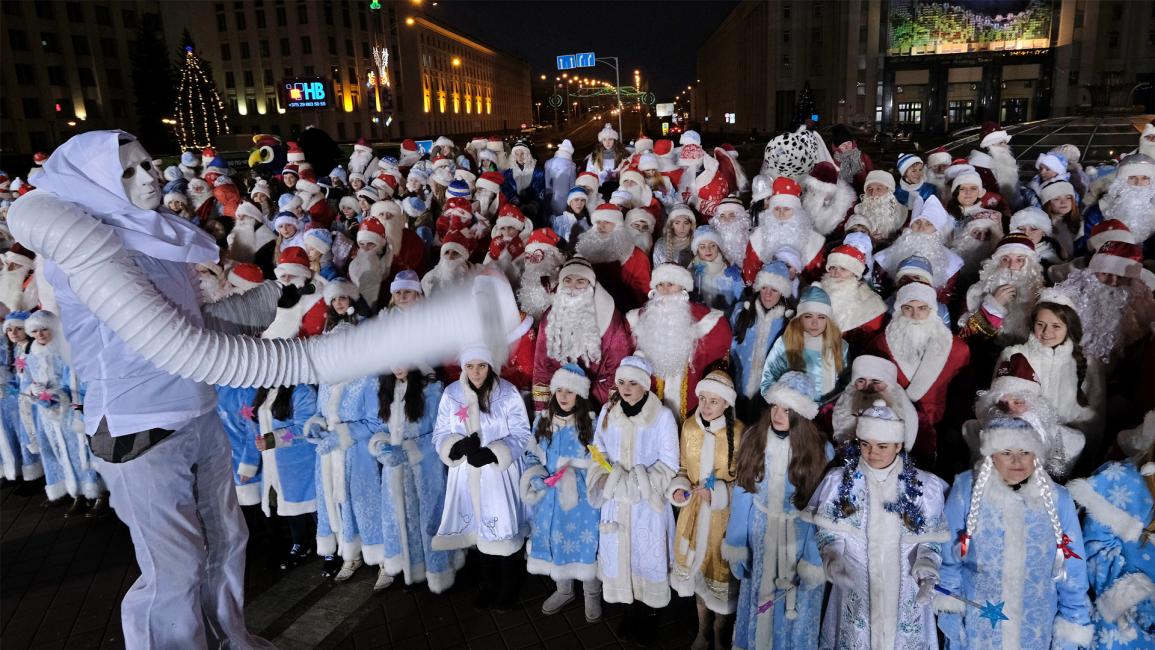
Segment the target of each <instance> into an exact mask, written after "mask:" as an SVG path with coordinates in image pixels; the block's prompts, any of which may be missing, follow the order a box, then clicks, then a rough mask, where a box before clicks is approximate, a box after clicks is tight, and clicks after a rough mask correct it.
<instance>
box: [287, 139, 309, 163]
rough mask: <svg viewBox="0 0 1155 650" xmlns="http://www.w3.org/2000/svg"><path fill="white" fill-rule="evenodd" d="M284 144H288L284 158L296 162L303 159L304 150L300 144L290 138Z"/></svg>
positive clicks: (300, 161)
mask: <svg viewBox="0 0 1155 650" xmlns="http://www.w3.org/2000/svg"><path fill="white" fill-rule="evenodd" d="M286 144H287V145H288V147H289V149H288V151H286V152H285V160H287V161H289V162H291V163H298V164H299V163H302V162H304V161H305V152H304V151H301V145H299V144H297V143H296V142H294V141H292V140H290V141H289V142H288V143H286Z"/></svg>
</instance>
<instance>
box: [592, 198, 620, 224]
mask: <svg viewBox="0 0 1155 650" xmlns="http://www.w3.org/2000/svg"><path fill="white" fill-rule="evenodd" d="M590 221H592V222H594V223H597V222H599V221H606V222H609V223H612V224H614V225H615V226H620V225H622V223H624V222H625V218H624V217H623V216H622V209H621V208H619V207H618V206H616V205H614V204H613V203H603V204H601V205H599V206H598V207H597V209H595V210H594V212H593V214H592V215H590Z"/></svg>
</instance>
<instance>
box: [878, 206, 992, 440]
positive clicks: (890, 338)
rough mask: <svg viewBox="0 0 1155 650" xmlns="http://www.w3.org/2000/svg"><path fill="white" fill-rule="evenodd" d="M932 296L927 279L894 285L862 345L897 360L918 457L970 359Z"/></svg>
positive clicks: (963, 344)
mask: <svg viewBox="0 0 1155 650" xmlns="http://www.w3.org/2000/svg"><path fill="white" fill-rule="evenodd" d="M930 200H931V201H934V200H936V199H934V198H931V199H930ZM936 300H937V298H936V296H935V291H934V289H933V288H932V287H931V286H930V285H927V284H923V283H921V282H911V283H910V284H907V285H904V286H903V287H902V288H900V289H899V290H898V295H897V297H896V299H895V302H894V304H895V308H896V311H895V314H894V316H893V318H891V320H890V323H889V324H887V326H886V329H885V330H883V332H882V333H881V334H879V335H878V336H877V337H876V338H875V339H874V341H873V342H872V343H871V344H870V345H868V346H867V352H868V353H869V354H874V355H877V356H880V357H884V358H886V359H890V360H891V361H893V362H894V364H895V365H896V366H898V384H899V385H900V386H902V387H903V388H904V389H905V390H906V394H907V396H908V397H910V399H911V401H912V402H914V406H915V409H916V410H917V411H918V423H919V427H918V437H917V439H916V440H915V441H914V444H913V446H912V450H913V452H914V454H915V455H916V456H917V457H918V458H919V459H920V460H922V461H933V459H934V457H935V453H936V450H937V447H938V445H937V434H936V432H935V427H936V426H937V425H938V423H939V422H940V421H941V420H942V418H943V415H944V414H945V413H946V405H947V394H948V390H949V388H950V384H951V381H952V380H953V379H954V378H955V376H956V375H958V373H959V372H960V371H961V370H962V369H963V368H964V367H965V366H966V365H967V363H969V361H970V350H969V348H967V346H966V343H964V342H963V340H962V339H960V338H958V337H957V336H955V335H954V334H952V333H951V331H950V328H948V327H947V326H946V324H945V323H943V322H942V320H941V319H939V318H937V317H936V315H935V314H934V305H935V304H937V303H936Z"/></svg>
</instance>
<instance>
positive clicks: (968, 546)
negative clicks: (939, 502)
mask: <svg viewBox="0 0 1155 650" xmlns="http://www.w3.org/2000/svg"><path fill="white" fill-rule="evenodd" d="M1047 446H1048V445H1047V441H1046V440H1045V439H1044V438H1040V437H1039V434H1038V432H1037V431H1036V430H1035V429H1034V427H1032V426H1031V425H1030V424H1028V423H1027V422H1024V421H1023V420H1019V419H1016V418H1002V419H998V420H994V421H992V422H990V423H989V424H988V425H987V426H986V427H985V428H984V429H983V432H982V457H983V460H982V462H981V463H979V464H978V465H977V466H976V467H975V469H974V470H972V471H967V472H963V473H962V474H959V475H958V476H957V477H955V480H954V485H953V486H952V487H951V490H950V498H949V499H947V502H946V509H945V512H946V520H947V524H948V525H949V527H950V530H952V531H959V533H958V537H957V540H955V541H954V542H952V543H951V544H950V545H949V546H946V547H945V548H944V549H943V553H942V555H943V561H942V570H941V576H940V578H939V585H940V587H942V588H945V589H946V590H948V591H949V592H950V593H951V594H954V595H957V596H958V597H960V598H966V599H968V600H969V601H970V602H976V603H997V604H998V605H999V606H1000V608H1001V609H1000V612H1002V614H1003V615H1004V619H1003V620H1001V621H999V622H996V623H995V624H994V625H992V624H991V619H989V618H988V617H986V616H985V615H983V613H982V612H981V610H979V609H976V608H973V607H967V606H966V605H965V604H964V603H963V602H962V601H961V600H958V599H955V598H949V597H946V596H936V597H935V609H936V610H937V611H938V625H939V628H940V629H941V630H942V631H943V634H944V636H945V637H946V639H947V642H948V643H949V644H950V647H952V648H953V647H960V648H961V647H967V648H1055V647H1088V646H1090V645H1091V640H1092V632H1093V629H1094V628H1093V627H1092V625H1091V611H1092V608H1091V602H1090V599H1089V598H1088V597H1087V587H1088V585H1087V562H1086V560H1085V559H1084V558H1086V557H1087V551H1086V549H1084V548H1083V539H1082V537H1083V536H1082V531H1081V530H1080V528H1079V515H1078V511H1077V510H1076V508H1075V503H1074V501H1072V500H1071V495H1070V494H1068V493H1067V490H1066V489H1064V488H1063V487H1062V486H1060V485H1056V484H1055V483H1054V482H1053V481H1052V480H1051V478H1050V477H1049V476H1048V475H1047V472H1046V470H1045V469H1044V468H1043V463H1042V461H1041V459H1042V458H1046V457H1047V455H1048V450H1047Z"/></svg>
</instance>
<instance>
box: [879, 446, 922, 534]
mask: <svg viewBox="0 0 1155 650" xmlns="http://www.w3.org/2000/svg"><path fill="white" fill-rule="evenodd" d="M900 457H901V458H902V472H901V473H899V475H898V482H899V494H898V500H897V501H891V502H890V503H887V504H885V505H884V506H883V507H884V508H886V511H887V512H893V513H895V514H896V515H898V516H899V517H901V518H902V523H903V524H904V525H905V526H906V528H907V530H909V531H910V532H911V533H912V534H914V535H921V534H922V533H923V531H925V530H926V515H924V514H923V512H922V508H921V507H920V506H919V504H918V500H919V499H920V498H921V497H922V481H920V480H919V479H918V470H916V469H915V467H914V463H912V462H909V460H908V459H907V457H906V451H903V452H902V453H901V454H900Z"/></svg>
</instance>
